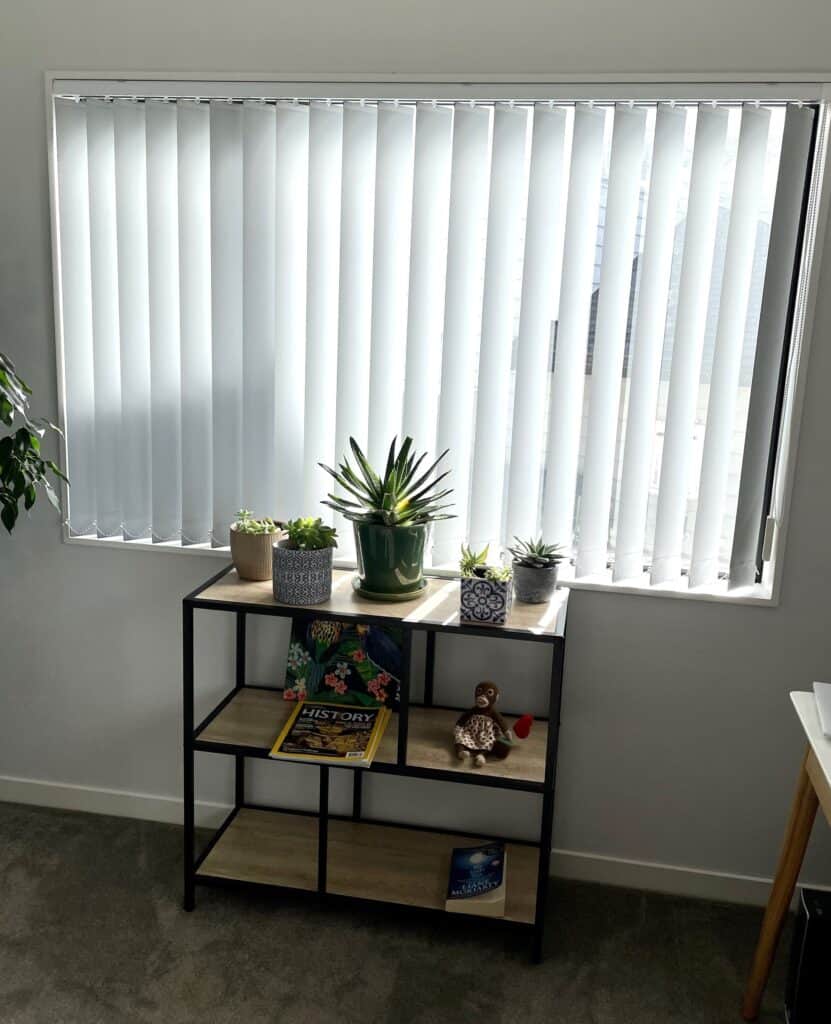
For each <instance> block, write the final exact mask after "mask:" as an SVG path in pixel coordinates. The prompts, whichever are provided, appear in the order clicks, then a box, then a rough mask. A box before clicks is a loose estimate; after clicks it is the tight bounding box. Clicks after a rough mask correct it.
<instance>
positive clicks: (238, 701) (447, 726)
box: [199, 687, 548, 783]
mask: <svg viewBox="0 0 831 1024" xmlns="http://www.w3.org/2000/svg"><path fill="white" fill-rule="evenodd" d="M294 707H295V705H294V703H293V702H292V701H287V700H283V691H282V690H261V689H256V688H254V687H243V688H242V689H241V690H240V691H239V692H238V693H237V694H236V695H235V696H234V698H233V699H232V700H231V702H230V703H229V704H228V705H226V707H225V708H223V710H222V711H220V713H219V714H218V715H217V716H216V718H214V719H213V721H212V722H209V723H208V725H207V726H206V727H205V729H203V731H202V732H201V733H200V735H199V741H202V742H206V743H217V744H229V745H231V746H238V747H251V748H252V749H257V750H264V749H265V750H270V749H271V747H272V746H273V745H274V741H275V740H276V739H277V736H278V734H279V732H280V729H281V728H282V727H283V725H284V724H285V722H286V719H287V718H288V716H289V715H290V714H291V711H292V709H293V708H294ZM460 714H461V712H459V711H455V710H447V709H444V708H422V707H413V706H411V707H410V726H409V735H408V742H407V765H408V767H412V768H426V769H435V770H441V771H451V772H459V773H460V774H461V773H471V772H475V773H476V774H478V775H483V776H487V777H489V778H496V779H515V780H517V781H521V782H539V783H541V782H543V781H544V779H545V749H546V744H547V741H548V723H546V722H534V725H533V728H532V729H531V733H530V735H529V736H528V738H527V739H526V740H523V741H521V742H520V743H519V744H518V745H517V746H516V747H515V749H514V750H512V751H511V753H510V755H509V757H508V758H506V759H505V760H504V761H488V762H487V763H486V764H485V765H484V766H483V767H482V768H473V767H472V766H471V765H470V762H469V761H468V762H461V761H459V760H458V759H457V758H456V755H455V752H454V749H453V726H454V724H455V722H456V719H457V718H458V717H459V715H460ZM509 722H512V720H511V719H509ZM397 755H398V716H397V715H394V716H393V718H392V721H391V722H390V723H389V725H388V726H387V729H386V732H385V733H384V736H383V738H382V740H381V743H380V746H379V747H378V752H377V753H376V755H375V762H374V763H378V764H395V762H396V760H397Z"/></svg>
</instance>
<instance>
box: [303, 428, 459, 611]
mask: <svg viewBox="0 0 831 1024" xmlns="http://www.w3.org/2000/svg"><path fill="white" fill-rule="evenodd" d="M397 440H398V439H397V438H393V440H392V444H391V445H390V449H389V455H388V456H387V464H386V467H385V469H384V474H383V476H380V475H379V474H378V473H376V472H375V470H374V469H373V468H372V466H370V464H369V462H368V461H367V460H366V457H365V456H364V453H363V452H362V451H361V449H360V448H359V446H358V444H357V442H356V441H355V438H354V437H351V438H350V439H349V444H350V445H351V447H352V454H353V455H354V457H355V463H356V466H357V471H356V470H354V469H353V468H352V466H351V465H350V464H349V459H348V458H344V460H343V462H341V464H340V466H339V467H338V469H337V470H334V469H330V468H329V467H328V466H324V465H323V464H322V463H321V464H320V465H321V468H322V469H325V470H326V472H327V473H329V474H330V475H331V476H333V477H334V478H335V480H336V481H337V482H338V484H339V485H340V486H341V487H342V488H343V490H344V491H345V492H346V493H347V494H349V495H350V496H351V498H354V499H356V500H355V501H352V500H351V498H344V497H340V496H338V495H335V494H330V495H329V496H328V497H329V500H328V501H324V502H323V504H324V505H328V506H329V507H330V508H333V509H335V510H336V511H337V512H340V513H341V515H343V516H345V518H346V519H349V520H351V521H352V525H353V528H354V531H355V546H356V549H357V554H358V574H359V575H358V579H357V580H356V581H355V584H354V585H355V589H356V590H357V591H358V593H359V594H361V595H362V596H363V597H368V598H372V599H373V600H378V601H395V600H404V601H406V600H407V599H408V598H411V597H413V596H414V595H415V594H417V593H418V592H419V591H421V590H423V589H424V587H425V586H426V583H425V581H424V547H425V544H426V541H427V533H428V530H429V528H430V524H431V523H434V522H436V520H438V519H451V518H453V517H452V515H451V514H449V513H447V512H445V511H444V509H446V508H449V507H450V505H449V504H444V505H442V504H441V500H442V498H445V497H447V495H448V494H450V493H451V491H450V490H449V489H448V490H443V491H439V490H437V487H438V484H439V482H440V481H441V480H443V479H444V478H445V477H446V476H447V473H446V472H445V473H442V474H441V475H440V476H437V477H434V476H433V474H434V472H435V471H436V469H437V467H438V465H439V463H440V462H441V460H442V459H443V458H444V457H445V455H447V451H444V452H442V453H441V455H440V456H439V457H438V458H437V459H436V461H435V462H434V463H433V464H432V465H431V466H430V468H429V469H427V470H424V471H423V472H422V471H420V470H421V465H422V463H423V461H424V459H425V455H424V454H422V455H419V456H418V457H416V454H415V452H414V450H413V439H412V438H411V437H407V438H405V440H404V442H403V444H402V445H401V448H400V450H399V451H396V443H397Z"/></svg>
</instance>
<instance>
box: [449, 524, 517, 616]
mask: <svg viewBox="0 0 831 1024" xmlns="http://www.w3.org/2000/svg"><path fill="white" fill-rule="evenodd" d="M459 570H460V571H461V574H462V578H461V581H460V584H459V618H460V619H461V620H462V622H475V623H479V624H489V625H494V626H504V625H505V619H506V618H507V616H508V609H509V608H510V607H511V567H510V566H509V565H488V545H487V544H486V545H485V547H484V548H483V549H482V550H481V551H473V550H471V548H469V547H466V546H465V545H464V544H463V545H462V557H461V559H460V561H459Z"/></svg>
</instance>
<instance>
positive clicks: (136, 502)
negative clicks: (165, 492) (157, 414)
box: [113, 100, 153, 540]
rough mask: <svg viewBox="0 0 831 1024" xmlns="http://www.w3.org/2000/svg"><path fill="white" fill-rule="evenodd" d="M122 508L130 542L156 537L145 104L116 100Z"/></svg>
mask: <svg viewBox="0 0 831 1024" xmlns="http://www.w3.org/2000/svg"><path fill="white" fill-rule="evenodd" d="M113 118H114V122H115V167H116V175H115V177H116V211H117V218H118V309H119V322H120V325H121V333H120V338H121V435H120V440H121V506H122V522H123V526H122V530H123V536H124V539H125V540H139V539H145V538H149V537H150V536H151V521H152V518H153V512H152V497H151V478H150V447H151V439H150V314H149V277H148V275H149V270H148V263H147V259H148V256H147V252H148V250H147V145H146V137H145V111H144V104H141V103H133V102H131V101H129V100H116V101H115V102H114V104H113Z"/></svg>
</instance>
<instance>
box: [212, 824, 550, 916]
mask: <svg viewBox="0 0 831 1024" xmlns="http://www.w3.org/2000/svg"><path fill="white" fill-rule="evenodd" d="M481 842H486V840H485V839H476V838H471V837H469V836H456V835H444V834H442V833H439V832H424V831H417V830H412V829H404V828H395V827H393V826H387V825H375V824H368V823H365V822H352V821H338V820H330V822H329V850H328V853H329V858H328V873H327V892H330V893H333V894H336V895H339V896H352V897H359V898H362V899H368V900H378V901H380V902H384V903H397V904H404V905H406V906H413V907H427V908H430V909H433V910H442V909H443V908H444V902H445V895H446V891H447V876H448V871H449V867H450V851H451V850H452V849H453V848H454V847H456V846H476V845H477V844H479V843H481ZM507 851H508V853H507V870H508V877H507V897H506V909H505V918H506V919H507V920H509V921H518V922H521V923H523V924H531V923H533V920H534V907H535V897H536V882H537V865H538V863H539V852H538V851H537V849H536V848H535V847H531V846H523V845H519V844H514V843H508V844H507ZM316 870H317V819H316V818H313V817H308V816H305V815H293V814H286V813H283V812H276V811H260V810H254V809H252V808H242V809H241V810H240V811H239V812H238V814H237V815H236V817H235V818H234V820H233V821H232V823H231V824H230V825H229V826H228V828H227V829H226V831H225V833H224V834H223V835H222V836H221V838H220V839H219V841H218V842H217V844H216V846H215V847H214V848H213V850H211V852H210V853H209V854H208V856H207V858H206V859H205V861H204V863H203V864H202V866H201V867H200V869H199V871H198V873H197V874H198V875H202V876H211V877H217V876H218V877H221V878H233V879H236V880H238V881H245V882H261V883H265V884H269V885H281V886H289V887H292V888H299V889H314V888H315V881H316Z"/></svg>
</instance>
